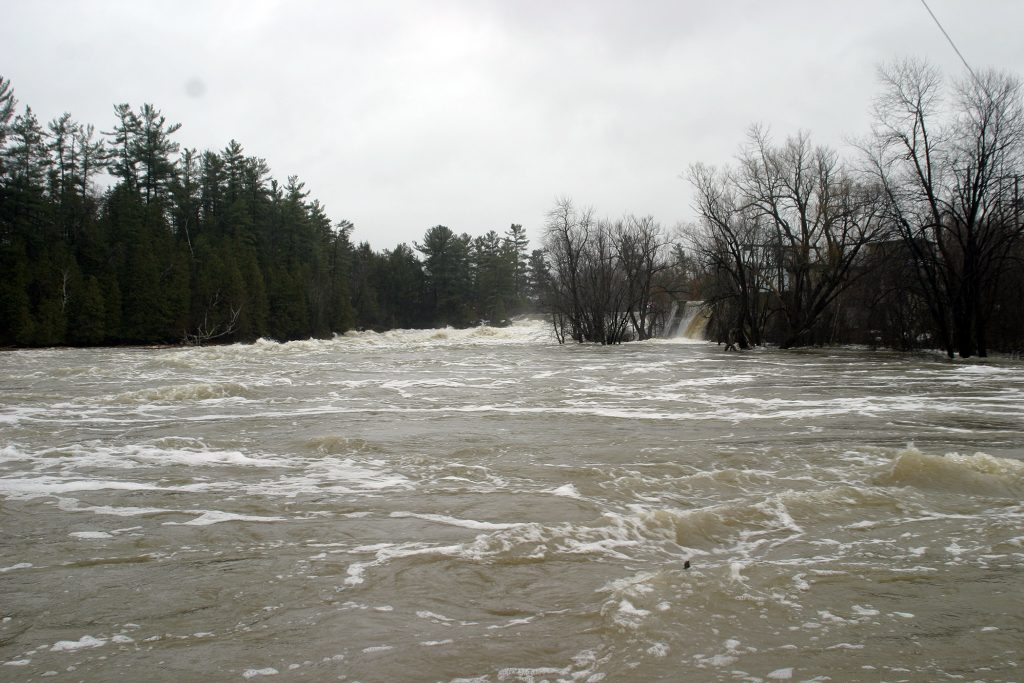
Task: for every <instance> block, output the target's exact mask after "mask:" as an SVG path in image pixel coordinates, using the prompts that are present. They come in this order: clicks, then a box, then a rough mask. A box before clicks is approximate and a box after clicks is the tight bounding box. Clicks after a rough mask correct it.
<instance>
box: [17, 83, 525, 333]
mask: <svg viewBox="0 0 1024 683" xmlns="http://www.w3.org/2000/svg"><path fill="white" fill-rule="evenodd" d="M179 128H180V124H177V123H170V122H169V121H168V120H167V118H166V117H165V116H164V115H163V114H162V113H161V112H160V110H159V109H157V108H156V107H154V106H152V105H149V104H146V105H143V106H142V107H141V108H139V109H132V108H131V107H130V106H129V105H127V104H119V105H116V106H115V107H114V124H113V126H111V129H110V130H109V131H105V132H98V131H97V130H96V128H95V127H94V126H93V125H91V124H81V123H78V122H76V121H74V120H73V119H72V117H71V115H70V114H62V115H61V116H59V117H57V118H55V119H54V120H52V121H50V122H49V123H47V124H46V125H45V127H44V126H43V125H42V124H41V123H40V122H39V120H38V119H37V117H36V116H35V114H34V113H33V112H32V109H31V108H30V107H28V106H26V107H25V108H24V109H23V110H22V111H21V112H20V113H19V112H18V111H17V100H16V99H15V97H14V93H13V91H12V89H11V84H10V82H9V81H7V80H5V79H3V78H2V77H0V273H2V277H0V345H6V346H12V345H16V346H48V345H63V344H69V345H101V344H152V343H181V342H185V343H204V342H210V341H214V340H216V341H224V342H227V341H251V340H255V339H257V338H260V337H266V338H271V339H276V340H280V341H286V340H293V339H301V338H309V337H327V336H330V335H332V334H335V333H343V332H345V331H346V330H348V329H351V328H353V327H367V328H374V329H383V328H389V327H425V326H436V325H446V324H449V325H468V324H472V323H476V322H479V321H482V320H488V321H492V322H499V321H502V320H505V319H506V318H507V317H509V316H511V315H513V314H516V313H520V312H522V311H524V310H526V309H527V308H528V307H529V306H530V305H531V301H532V300H533V298H535V291H536V286H535V285H534V284H532V280H531V276H530V273H531V271H530V262H531V259H532V260H533V261H534V262H535V263H536V262H538V259H539V256H538V255H537V254H530V253H529V252H528V245H529V242H528V240H527V238H526V236H525V231H524V230H523V228H522V226H519V225H513V226H512V227H511V228H510V229H509V230H508V231H507V232H506V233H505V234H504V235H501V236H499V235H498V234H497V233H495V232H494V231H490V232H488V233H487V234H486V235H483V236H482V237H477V238H475V239H474V238H471V237H470V236H469V235H466V234H462V235H455V234H454V233H452V231H451V230H449V229H448V228H446V227H444V226H436V227H434V228H431V229H430V230H428V231H427V232H426V234H425V236H424V239H423V243H422V244H416V245H414V246H415V251H414V249H412V248H410V247H409V246H408V245H405V244H402V245H399V246H397V247H395V248H394V249H391V250H384V251H382V252H377V251H374V250H373V249H371V248H370V246H369V244H367V243H362V244H359V245H353V244H352V242H351V239H350V236H351V232H352V229H353V226H352V224H351V223H349V222H347V221H340V222H338V223H332V221H331V220H330V219H329V218H328V216H327V212H326V209H325V208H324V206H323V205H321V204H320V202H319V201H317V200H310V199H309V193H308V192H307V191H306V190H305V188H304V184H303V183H302V182H300V181H299V180H298V178H297V177H295V176H289V177H288V179H287V182H285V183H284V184H281V183H279V182H278V181H277V180H275V179H273V178H272V177H271V175H270V169H269V167H268V166H267V163H266V162H265V161H264V160H263V159H260V158H256V157H252V156H247V155H246V154H245V152H244V150H243V148H242V146H241V145H240V144H239V143H238V142H236V141H234V140H232V141H231V142H230V143H229V144H228V145H227V147H225V148H224V149H223V150H221V151H219V152H214V151H204V152H199V151H197V150H195V149H181V147H180V145H179V144H178V143H177V142H176V141H175V140H174V135H175V133H176V132H177V131H178V130H179ZM105 178H111V179H112V183H111V184H110V187H109V188H108V189H105V190H102V191H101V190H100V189H98V187H97V181H98V180H102V179H105ZM417 252H419V254H420V255H422V258H421V257H419V256H418V255H417Z"/></svg>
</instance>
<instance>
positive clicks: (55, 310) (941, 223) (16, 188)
mask: <svg viewBox="0 0 1024 683" xmlns="http://www.w3.org/2000/svg"><path fill="white" fill-rule="evenodd" d="M879 86H880V87H879V93H878V95H877V97H876V98H875V100H874V102H873V103H872V113H873V124H872V127H871V130H870V132H869V133H868V134H867V135H865V136H863V137H862V138H860V139H858V140H857V141H856V144H855V145H854V152H853V153H852V154H850V155H849V156H847V157H843V156H841V155H840V154H839V153H838V152H837V151H836V150H834V149H831V148H828V147H825V146H821V145H817V144H815V143H814V142H813V141H812V139H811V136H810V134H809V133H806V132H803V131H798V132H796V133H794V134H791V135H789V136H787V137H785V138H784V139H783V140H782V141H781V142H779V141H777V140H776V138H775V137H774V136H773V135H772V134H771V132H770V131H769V130H768V129H767V128H766V127H763V126H758V125H755V126H752V127H751V128H750V130H749V131H748V134H747V138H746V140H745V142H744V143H743V144H742V145H741V147H740V151H739V153H738V155H737V157H736V159H735V160H734V162H733V163H732V164H728V165H724V166H713V165H707V164H703V163H695V164H693V165H691V166H690V167H689V170H688V171H687V172H686V173H684V174H683V175H684V178H685V179H686V180H687V181H688V183H689V184H690V187H691V188H692V191H693V209H694V212H695V215H696V219H695V220H694V221H692V222H690V223H688V224H683V225H680V226H676V227H674V228H673V229H671V230H668V229H666V228H664V227H663V226H662V225H661V224H660V223H658V222H657V221H655V220H654V218H653V217H651V216H636V215H628V216H625V217H623V218H621V219H618V220H608V219H598V218H597V217H596V215H595V212H594V210H593V209H591V208H586V207H580V206H577V205H576V204H575V203H574V202H573V200H572V199H569V198H561V199H558V200H557V201H556V202H555V204H554V206H553V208H552V209H551V211H550V212H549V214H548V216H547V221H546V223H545V225H544V226H543V228H542V230H541V233H542V240H541V242H542V243H541V248H538V249H532V250H531V249H530V242H529V240H528V238H527V236H526V231H525V229H524V228H523V227H522V225H519V224H514V223H513V224H512V225H511V226H510V227H509V228H508V229H507V230H505V231H504V232H503V233H501V234H499V233H498V232H497V231H495V230H489V231H487V232H486V233H484V234H482V235H479V236H476V237H473V236H471V235H469V234H467V233H462V234H456V233H455V232H454V231H452V230H451V229H449V228H447V227H445V226H443V225H436V226H433V227H431V228H429V229H427V230H426V231H425V233H424V235H423V238H422V241H421V242H415V243H413V244H412V245H408V244H399V245H397V246H395V247H394V248H392V249H385V250H383V251H375V250H374V249H372V248H371V246H370V245H369V243H367V242H361V243H358V244H354V243H353V241H352V234H353V230H354V226H353V225H352V223H350V222H348V221H345V220H341V221H332V220H331V219H330V218H329V217H328V214H327V210H326V208H325V207H324V206H323V205H321V204H320V203H319V201H317V200H315V199H310V198H309V193H308V192H307V191H306V190H305V187H304V184H303V183H302V182H300V181H299V180H298V178H297V177H295V176H289V177H288V178H287V180H286V182H284V183H283V184H282V183H280V182H279V181H278V180H276V179H274V178H273V177H272V176H271V172H270V169H269V167H268V165H267V163H266V161H265V160H263V159H260V158H255V157H251V156H247V155H246V154H245V152H244V149H243V147H242V146H241V144H239V143H238V142H237V141H234V140H231V141H230V142H229V143H228V144H227V146H226V147H225V148H224V149H223V150H220V151H210V150H207V151H202V152H199V151H197V150H196V149H189V148H185V149H182V148H181V147H180V145H179V144H178V143H177V142H175V140H174V135H175V133H176V132H177V131H178V130H179V128H180V124H178V123H170V122H169V121H168V120H167V118H166V117H165V116H164V114H163V113H162V112H161V111H160V110H159V109H157V108H156V107H155V106H153V105H150V104H145V105H143V106H141V107H139V108H137V109H133V108H132V107H131V106H130V105H128V104H118V105H115V106H114V108H113V113H114V116H113V123H112V125H111V126H109V130H107V131H102V132H98V131H97V129H96V128H95V127H94V126H93V125H92V124H82V123H79V122H76V121H74V120H73V119H72V117H71V115H70V114H66V113H65V114H62V115H61V116H59V117H57V118H55V119H54V120H52V121H50V122H48V123H46V124H45V126H44V125H43V124H41V123H40V122H39V121H38V119H37V118H36V116H35V115H34V114H33V112H32V110H31V108H30V107H28V106H26V107H24V108H23V109H22V110H20V111H19V110H18V106H17V105H18V102H17V100H16V98H15V97H14V91H13V89H12V86H11V84H10V82H9V81H6V80H4V79H3V78H0V271H2V273H3V277H2V278H0V345H3V346H53V345H109V344H175V343H185V344H202V343H210V342H237V341H252V340H255V339H257V338H261V337H264V338H269V339H275V340H278V341H287V340H294V339H302V338H308V337H329V336H331V335H333V334H338V333H343V332H345V331H346V330H349V329H353V328H366V329H376V330H383V329H389V328H401V327H405V328H415V327H421V328H422V327H436V326H445V325H451V326H468V325H475V324H481V323H484V322H487V323H489V324H504V323H505V322H507V321H508V320H509V319H510V318H511V317H512V316H515V315H518V314H522V313H526V312H537V313H543V314H545V315H546V316H548V318H549V320H550V322H551V325H552V329H553V330H554V333H555V336H556V338H557V339H558V341H560V342H566V341H575V342H588V343H601V344H617V343H621V342H624V341H632V340H643V339H648V338H651V337H654V336H659V335H664V334H665V332H666V327H667V326H668V324H669V320H670V318H671V315H672V314H671V311H673V310H675V309H676V308H677V307H678V306H679V305H680V304H682V303H683V302H687V301H690V302H693V301H700V302H702V303H701V305H702V307H703V310H704V312H705V314H706V315H707V316H708V318H709V321H710V323H709V326H708V334H709V337H710V338H711V339H713V340H718V341H728V342H730V343H735V344H736V345H737V346H739V347H740V348H748V347H750V346H757V345H764V344H773V345H778V346H780V347H782V348H792V347H799V346H808V345H825V344H839V343H854V344H865V345H870V346H885V347H890V348H896V349H904V350H909V349H917V348H928V349H940V350H943V351H945V352H946V353H947V354H948V355H949V356H950V357H953V356H954V355H956V354H959V355H960V356H962V357H970V356H986V355H988V353H989V352H990V351H1001V352H1020V350H1021V347H1022V344H1024V267H1022V266H1024V241H1022V238H1024V221H1022V198H1021V181H1022V180H1024V104H1022V86H1021V81H1020V79H1019V78H1018V77H1016V76H1014V75H1012V74H1007V73H1003V72H998V71H983V72H979V73H977V74H975V73H972V74H971V75H970V77H968V78H964V79H960V80H957V81H952V82H950V81H948V80H947V79H945V78H944V77H943V76H942V74H940V73H939V72H938V71H937V70H936V69H934V68H933V67H931V66H929V65H928V64H926V63H924V62H920V61H916V60H912V59H911V60H905V61H902V62H898V63H893V64H889V65H885V66H883V67H880V69H879ZM101 179H103V180H105V181H106V182H103V183H101V182H100V180H101ZM101 185H102V187H101Z"/></svg>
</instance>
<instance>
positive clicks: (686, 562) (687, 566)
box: [683, 560, 690, 569]
mask: <svg viewBox="0 0 1024 683" xmlns="http://www.w3.org/2000/svg"><path fill="white" fill-rule="evenodd" d="M689 568H690V561H689V560H686V561H685V562H683V569H689Z"/></svg>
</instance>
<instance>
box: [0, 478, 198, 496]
mask: <svg viewBox="0 0 1024 683" xmlns="http://www.w3.org/2000/svg"><path fill="white" fill-rule="evenodd" d="M200 486H201V487H205V485H200ZM105 490H111V491H196V490H199V489H197V488H196V486H156V485H154V484H143V483H141V482H136V481H111V480H109V479H73V480H70V481H68V480H65V479H61V478H60V477H54V476H43V477H26V478H18V477H3V478H0V494H4V495H6V496H7V497H8V498H15V499H31V498H39V497H42V496H58V495H59V494H62V493H72V492H77V491H105Z"/></svg>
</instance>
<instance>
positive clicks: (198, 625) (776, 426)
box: [0, 321, 1024, 683]
mask: <svg viewBox="0 0 1024 683" xmlns="http://www.w3.org/2000/svg"><path fill="white" fill-rule="evenodd" d="M0 389H2V391H0V437H2V440H0V614H2V616H0V619H2V623H0V680H4V681H11V682H14V681H40V680H44V679H45V680H54V681H87V682H97V681H111V680H115V679H117V680H139V681H142V680H145V681H176V682H178V681H245V680H255V681H262V680H269V681H289V680H310V681H328V680H340V681H363V682H364V683H369V682H371V681H474V682H481V683H482V682H497V681H534V682H539V681H581V682H596V681H609V682H611V681H641V682H645V681H765V682H770V681H780V680H794V681H825V680H834V681H935V680H971V681H991V682H995V681H1011V680H1018V681H1019V680H1021V679H1022V678H1024V661H1020V660H1021V658H1022V657H1024V648H1022V646H1021V643H1024V504H1022V498H1024V462H1022V459H1024V442H1022V434H1024V420H1022V414H1024V366H1022V364H1021V363H1020V362H1011V361H997V360H992V361H988V362H978V363H965V362H949V361H946V360H945V359H944V358H939V357H937V356H934V357H933V356H928V355H920V356H913V355H900V354H895V353H889V352H885V351H873V352H872V351H867V350H852V349H839V350H831V349H825V350H820V349H819V350H808V351H795V352H780V351H773V350H757V351H752V352H743V353H725V352H723V351H722V348H721V347H718V346H715V345H714V344H706V343H692V342H690V343H688V342H685V341H676V340H655V341H650V342H644V343H636V344H626V345H622V346H617V347H597V346H577V345H567V346H559V345H557V344H555V343H554V342H553V340H552V339H551V337H550V335H549V334H548V332H547V330H546V329H545V328H544V326H543V325H542V324H541V323H539V322H529V321H526V322H520V323H517V324H516V325H514V326H512V327H509V328H504V329H492V328H477V329H473V330H462V331H455V330H442V331H417V332H413V331H397V332H390V333H384V334H376V333H372V332H363V333H353V334H349V335H346V336H344V337H339V338H336V339H334V340H325V341H304V342H294V343H289V344H276V343H272V342H265V341H260V342H258V343H256V344H252V345H235V346H217V347H204V348H160V349H146V348H131V349H52V350H14V351H6V352H2V353H0Z"/></svg>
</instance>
